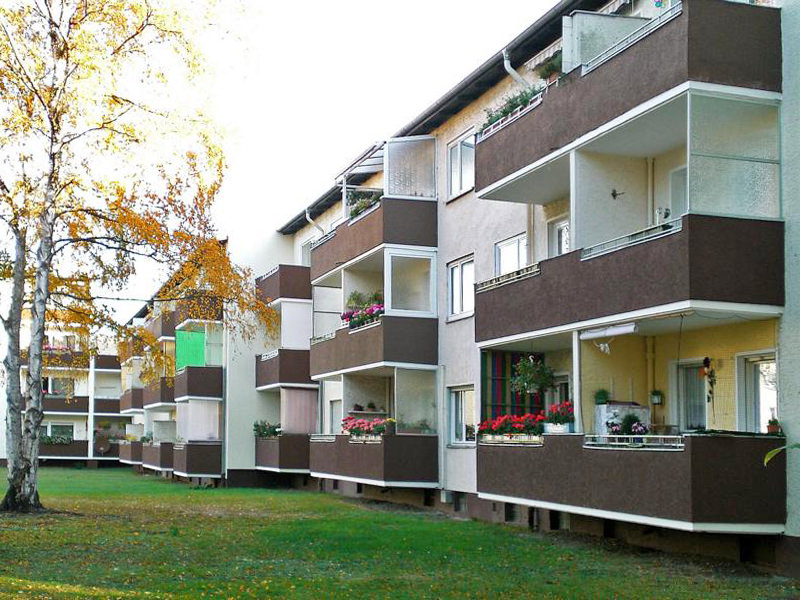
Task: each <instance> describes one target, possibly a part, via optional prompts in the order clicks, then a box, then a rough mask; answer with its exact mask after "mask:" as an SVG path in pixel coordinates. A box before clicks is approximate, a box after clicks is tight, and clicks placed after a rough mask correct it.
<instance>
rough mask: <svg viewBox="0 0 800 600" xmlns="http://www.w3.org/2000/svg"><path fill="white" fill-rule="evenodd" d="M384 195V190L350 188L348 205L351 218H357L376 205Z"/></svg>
mask: <svg viewBox="0 0 800 600" xmlns="http://www.w3.org/2000/svg"><path fill="white" fill-rule="evenodd" d="M382 196H383V190H371V189H363V190H358V189H355V190H348V191H347V206H348V207H349V208H350V218H351V219H355V218H356V217H357V216H358V215H360V214H362V213H364V212H366V211H367V210H368V209H370V208H371V207H373V206H375V205H376V204H377V203H378V202H379V201H380V199H381V197H382Z"/></svg>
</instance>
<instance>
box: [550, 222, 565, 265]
mask: <svg viewBox="0 0 800 600" xmlns="http://www.w3.org/2000/svg"><path fill="white" fill-rule="evenodd" d="M547 228H548V246H549V253H550V258H553V257H554V256H561V255H562V254H566V253H567V252H569V217H565V218H563V219H557V220H555V221H551V222H550V223H549V224H548V226H547Z"/></svg>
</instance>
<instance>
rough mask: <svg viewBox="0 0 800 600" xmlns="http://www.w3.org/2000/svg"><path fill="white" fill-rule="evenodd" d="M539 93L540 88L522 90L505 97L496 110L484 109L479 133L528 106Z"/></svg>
mask: <svg viewBox="0 0 800 600" xmlns="http://www.w3.org/2000/svg"><path fill="white" fill-rule="evenodd" d="M541 91H542V88H541V87H531V88H528V89H525V90H522V91H521V92H519V93H518V94H514V95H512V96H506V97H505V98H504V99H503V104H501V105H500V106H499V107H497V108H487V109H485V110H484V112H485V113H486V121H485V122H484V124H483V125H482V126H481V129H480V130H481V132H483V131H484V130H485V129H487V128H488V127H489V126H490V125H493V124H494V123H497V122H498V121H499V120H500V119H503V118H505V117H507V116H508V115H510V114H511V113H513V112H514V111H515V110H517V109H519V108H524V107H525V106H528V104H530V103H531V101H532V100H533V99H534V98H536V96H538V95H539V93H540V92H541Z"/></svg>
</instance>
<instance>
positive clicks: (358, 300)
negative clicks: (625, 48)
mask: <svg viewBox="0 0 800 600" xmlns="http://www.w3.org/2000/svg"><path fill="white" fill-rule="evenodd" d="M384 312H385V307H384V305H383V293H382V292H380V291H379V290H376V291H374V292H372V293H371V294H364V293H363V292H359V291H353V292H352V293H351V294H350V296H348V298H347V310H345V311H344V312H343V313H342V321H344V322H345V323H347V325H348V326H349V327H350V329H358V328H359V327H363V326H364V325H369V324H370V323H374V322H376V321H377V320H378V319H380V318H381V316H382V315H383V313H384Z"/></svg>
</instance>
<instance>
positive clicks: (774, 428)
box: [767, 417, 781, 435]
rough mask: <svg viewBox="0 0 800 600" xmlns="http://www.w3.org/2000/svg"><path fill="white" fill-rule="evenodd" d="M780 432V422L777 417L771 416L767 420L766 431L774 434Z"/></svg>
mask: <svg viewBox="0 0 800 600" xmlns="http://www.w3.org/2000/svg"><path fill="white" fill-rule="evenodd" d="M780 432H781V422H780V421H778V419H776V418H775V417H773V418H771V419H770V420H769V421H767V433H771V434H773V435H775V434H777V433H780Z"/></svg>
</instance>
